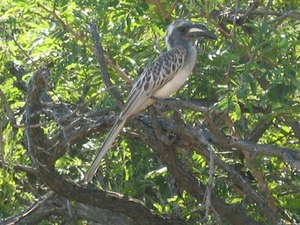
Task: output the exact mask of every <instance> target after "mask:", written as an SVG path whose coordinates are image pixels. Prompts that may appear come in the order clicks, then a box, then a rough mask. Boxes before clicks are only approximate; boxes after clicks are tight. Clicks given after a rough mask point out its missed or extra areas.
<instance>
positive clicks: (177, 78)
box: [153, 50, 197, 99]
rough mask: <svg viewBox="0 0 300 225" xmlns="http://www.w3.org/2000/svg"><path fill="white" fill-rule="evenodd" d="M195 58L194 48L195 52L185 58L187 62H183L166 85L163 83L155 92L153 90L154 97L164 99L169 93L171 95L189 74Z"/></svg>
mask: <svg viewBox="0 0 300 225" xmlns="http://www.w3.org/2000/svg"><path fill="white" fill-rule="evenodd" d="M196 58H197V52H196V50H195V52H193V54H191V57H189V58H188V59H187V60H188V62H187V63H186V64H185V66H184V67H183V68H182V69H181V70H179V71H178V72H177V73H176V74H175V75H174V77H173V79H172V80H170V81H169V82H168V83H167V84H166V85H164V86H163V87H162V88H160V89H159V90H158V91H157V92H155V94H154V95H153V96H154V97H155V98H161V99H165V98H168V97H170V95H172V94H173V93H175V92H176V91H178V90H179V88H180V87H181V86H182V85H183V84H184V82H185V81H186V80H187V78H188V77H189V75H190V74H191V72H192V70H193V68H194V66H195V63H196Z"/></svg>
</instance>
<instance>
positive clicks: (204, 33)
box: [189, 23, 217, 40]
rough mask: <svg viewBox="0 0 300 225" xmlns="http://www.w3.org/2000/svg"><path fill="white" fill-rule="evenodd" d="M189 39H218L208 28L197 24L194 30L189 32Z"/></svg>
mask: <svg viewBox="0 0 300 225" xmlns="http://www.w3.org/2000/svg"><path fill="white" fill-rule="evenodd" d="M189 37H191V38H195V37H198V38H199V37H204V38H210V39H214V40H215V39H217V37H216V35H215V34H214V33H213V32H212V31H210V30H208V29H207V27H206V26H204V25H202V24H199V23H195V24H194V26H193V27H192V28H190V30H189Z"/></svg>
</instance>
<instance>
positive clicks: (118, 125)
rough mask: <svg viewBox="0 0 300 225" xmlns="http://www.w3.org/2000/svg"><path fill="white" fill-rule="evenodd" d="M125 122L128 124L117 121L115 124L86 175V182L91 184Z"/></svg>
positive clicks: (123, 121)
mask: <svg viewBox="0 0 300 225" xmlns="http://www.w3.org/2000/svg"><path fill="white" fill-rule="evenodd" d="M125 122H126V120H117V121H116V122H115V124H114V126H113V127H112V128H111V130H110V131H109V134H108V135H107V137H106V139H105V140H104V142H103V144H102V146H101V148H100V151H98V153H97V155H96V157H95V159H94V161H93V163H92V166H91V167H90V169H89V170H88V172H87V173H86V175H85V177H84V180H85V181H86V182H89V181H91V180H92V178H93V176H94V174H95V173H96V171H97V169H98V168H99V166H100V162H101V159H102V158H103V157H104V155H105V154H106V152H107V151H108V150H109V147H110V146H111V144H112V143H113V142H114V140H115V139H116V137H117V136H118V134H119V133H120V131H121V129H122V128H123V127H124V124H125Z"/></svg>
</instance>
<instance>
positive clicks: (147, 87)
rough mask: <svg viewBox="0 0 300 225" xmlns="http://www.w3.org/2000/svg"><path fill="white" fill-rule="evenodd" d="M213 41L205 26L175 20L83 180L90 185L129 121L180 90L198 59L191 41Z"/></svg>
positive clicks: (211, 34)
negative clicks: (160, 50)
mask: <svg viewBox="0 0 300 225" xmlns="http://www.w3.org/2000/svg"><path fill="white" fill-rule="evenodd" d="M195 38H196V39H198V40H202V39H204V38H209V39H216V36H215V34H214V33H213V32H212V31H210V30H208V29H207V27H206V26H204V25H202V24H200V23H195V22H192V21H189V20H183V19H178V20H175V21H174V22H173V23H171V24H170V25H169V26H168V28H167V31H166V36H165V43H166V46H167V51H166V52H164V53H162V54H161V55H160V56H159V57H158V58H157V59H155V60H154V61H153V62H152V63H151V64H150V65H149V66H147V67H146V68H145V69H144V71H143V72H142V74H141V75H140V77H139V78H138V79H137V81H136V82H135V84H134V85H133V87H132V89H131V91H130V93H129V96H128V98H127V101H126V103H125V105H124V109H123V110H122V111H121V113H120V115H119V117H118V119H117V120H116V122H115V123H114V125H113V127H112V128H111V130H110V131H109V133H108V135H107V137H106V139H105V140H104V142H103V143H102V146H101V148H100V150H99V151H98V153H97V155H96V157H95V159H94V161H93V163H92V165H91V167H90V168H89V170H88V172H87V173H86V175H85V177H84V180H85V181H86V182H90V181H91V180H92V178H93V176H94V175H95V173H96V171H97V170H98V168H99V166H100V162H101V159H102V158H103V157H104V155H105V154H106V152H107V151H108V150H109V148H110V146H111V144H112V143H113V142H114V140H115V139H116V137H117V136H118V134H119V133H120V131H121V129H122V128H123V127H124V125H125V122H126V120H127V119H128V118H131V117H134V116H136V115H138V114H139V113H140V112H142V111H144V110H145V109H147V108H148V107H149V106H151V105H152V104H154V103H155V99H165V98H169V97H170V95H172V94H173V93H175V92H176V91H178V90H179V88H180V87H181V86H182V85H183V84H184V83H185V81H186V80H187V78H188V77H189V75H190V74H191V72H192V70H193V68H194V66H195V63H196V59H197V49H196V48H195V46H193V45H192V43H191V41H192V40H195Z"/></svg>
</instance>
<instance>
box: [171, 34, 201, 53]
mask: <svg viewBox="0 0 300 225" xmlns="http://www.w3.org/2000/svg"><path fill="white" fill-rule="evenodd" d="M166 45H167V49H168V51H170V50H172V49H173V48H176V47H179V46H182V47H184V48H185V49H186V50H187V51H188V53H189V52H190V51H194V49H195V47H194V46H193V45H192V44H191V43H189V41H188V40H185V39H183V38H178V37H176V38H175V37H169V38H166Z"/></svg>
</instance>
